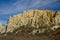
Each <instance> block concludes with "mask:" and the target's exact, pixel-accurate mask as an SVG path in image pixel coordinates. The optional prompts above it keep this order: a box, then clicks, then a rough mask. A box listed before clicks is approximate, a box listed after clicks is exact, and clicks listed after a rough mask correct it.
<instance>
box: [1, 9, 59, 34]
mask: <svg viewBox="0 0 60 40" xmlns="http://www.w3.org/2000/svg"><path fill="white" fill-rule="evenodd" d="M56 25H60V11H51V10H38V9H36V10H27V11H24V12H23V13H20V14H17V15H14V16H10V18H9V19H8V22H7V25H6V26H5V28H3V29H4V31H3V32H13V31H14V30H16V29H18V28H23V29H24V28H27V29H28V28H30V29H32V32H34V31H36V30H37V31H39V32H43V30H46V29H51V28H53V26H56ZM21 30H22V29H21ZM24 30H25V29H24ZM3 32H2V33H3Z"/></svg>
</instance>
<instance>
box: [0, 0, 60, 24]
mask: <svg viewBox="0 0 60 40" xmlns="http://www.w3.org/2000/svg"><path fill="white" fill-rule="evenodd" d="M29 9H48V10H60V0H0V22H1V23H2V24H5V23H7V20H8V18H9V16H12V15H15V14H19V13H20V12H22V11H24V10H29Z"/></svg>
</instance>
